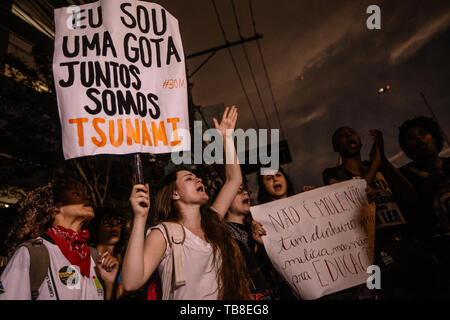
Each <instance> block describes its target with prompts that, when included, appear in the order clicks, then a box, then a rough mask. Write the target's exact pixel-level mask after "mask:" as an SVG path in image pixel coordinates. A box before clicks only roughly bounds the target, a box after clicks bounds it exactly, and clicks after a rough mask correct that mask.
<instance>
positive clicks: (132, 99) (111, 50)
mask: <svg viewBox="0 0 450 320" xmlns="http://www.w3.org/2000/svg"><path fill="white" fill-rule="evenodd" d="M53 74H54V79H55V86H56V94H57V99H58V108H59V116H60V121H61V127H62V138H63V139H62V140H63V150H64V157H65V159H71V158H76V157H82V156H88V155H96V154H128V153H138V152H147V153H169V152H172V151H173V150H174V148H175V147H176V148H177V150H179V151H181V150H189V147H190V143H189V142H186V141H183V140H184V139H183V137H182V134H181V133H183V132H187V131H188V129H189V118H188V99H187V85H188V84H187V80H186V70H185V61H184V51H183V46H182V42H181V36H180V31H179V27H178V21H177V19H175V18H174V17H173V16H172V15H171V14H170V13H169V12H167V11H166V10H165V9H164V8H162V7H161V6H159V5H157V4H154V3H149V2H143V1H135V0H131V1H130V0H129V1H110V0H100V1H97V2H94V3H90V4H86V5H81V6H71V7H67V8H59V9H56V10H55V49H54V56H53ZM180 146H182V147H181V148H180Z"/></svg>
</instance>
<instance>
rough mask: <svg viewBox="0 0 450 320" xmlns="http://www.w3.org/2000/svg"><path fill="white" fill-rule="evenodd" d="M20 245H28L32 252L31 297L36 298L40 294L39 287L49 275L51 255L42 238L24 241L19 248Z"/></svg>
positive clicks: (29, 250)
mask: <svg viewBox="0 0 450 320" xmlns="http://www.w3.org/2000/svg"><path fill="white" fill-rule="evenodd" d="M20 247H26V248H27V249H28V252H29V253H30V289H31V299H32V300H36V299H37V297H38V296H39V288H40V287H41V284H42V282H44V279H45V276H46V275H47V271H48V267H49V265H50V256H49V254H48V250H47V248H46V247H45V245H44V244H43V242H42V239H35V240H30V241H27V242H24V243H22V244H21V245H20V246H19V248H20Z"/></svg>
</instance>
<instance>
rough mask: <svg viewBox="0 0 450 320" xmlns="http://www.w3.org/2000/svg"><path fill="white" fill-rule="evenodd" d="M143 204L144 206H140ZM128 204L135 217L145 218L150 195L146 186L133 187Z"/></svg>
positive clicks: (148, 207)
mask: <svg viewBox="0 0 450 320" xmlns="http://www.w3.org/2000/svg"><path fill="white" fill-rule="evenodd" d="M141 203H144V204H145V205H146V206H145V207H143V206H141ZM130 204H131V208H132V209H133V213H134V216H135V217H147V215H148V211H149V209H150V194H149V187H148V184H146V185H145V186H144V185H142V184H137V185H135V186H133V189H132V190H131V195H130Z"/></svg>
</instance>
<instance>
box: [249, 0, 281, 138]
mask: <svg viewBox="0 0 450 320" xmlns="http://www.w3.org/2000/svg"><path fill="white" fill-rule="evenodd" d="M248 5H249V8H250V15H251V18H252V25H253V32H254V33H255V34H257V32H256V20H255V15H254V12H253V5H252V0H248ZM256 45H257V48H258V52H259V55H260V57H261V61H262V65H263V68H264V74H265V77H266V80H267V85H268V87H269V91H270V95H271V97H272V103H273V106H274V108H275V113H276V115H277V120H278V124H279V126H280V131H281V136H282V137H283V138H286V135H285V134H284V130H283V126H282V125H281V119H280V112H279V109H278V105H277V102H276V99H275V95H274V93H273V88H272V83H271V81H270V77H269V73H268V72H267V67H266V62H265V59H264V55H263V52H262V49H261V45H260V43H259V40H258V39H257V40H256Z"/></svg>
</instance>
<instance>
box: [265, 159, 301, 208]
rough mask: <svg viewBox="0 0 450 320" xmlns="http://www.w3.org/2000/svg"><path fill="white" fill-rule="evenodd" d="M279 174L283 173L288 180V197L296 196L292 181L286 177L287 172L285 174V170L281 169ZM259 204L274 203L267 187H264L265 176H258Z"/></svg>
mask: <svg viewBox="0 0 450 320" xmlns="http://www.w3.org/2000/svg"><path fill="white" fill-rule="evenodd" d="M279 172H281V173H282V174H283V176H284V178H285V179H286V184H287V196H288V197H290V196H293V195H294V194H295V189H294V186H293V185H292V182H291V180H290V179H289V177H288V176H287V175H286V172H284V170H283V168H281V167H280V170H279ZM257 200H258V204H264V203H267V202H270V201H272V200H273V199H272V196H271V195H270V194H269V192H267V189H266V186H265V185H264V176H263V175H258V197H257Z"/></svg>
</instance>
